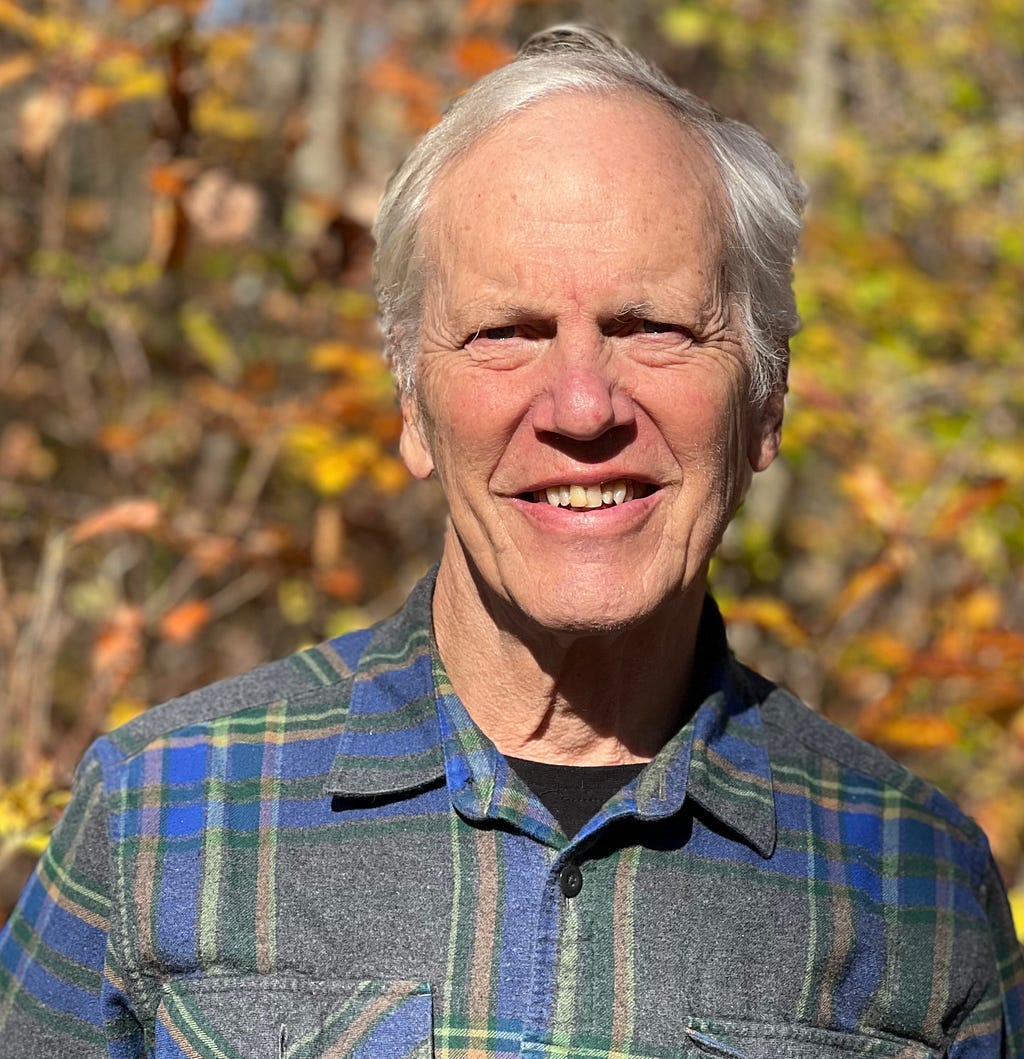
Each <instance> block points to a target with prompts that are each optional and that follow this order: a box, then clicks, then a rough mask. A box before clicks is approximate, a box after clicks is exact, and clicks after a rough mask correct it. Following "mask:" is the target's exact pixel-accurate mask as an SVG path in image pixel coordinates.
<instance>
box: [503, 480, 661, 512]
mask: <svg viewBox="0 0 1024 1059" xmlns="http://www.w3.org/2000/svg"><path fill="white" fill-rule="evenodd" d="M655 490H656V487H655V486H653V485H651V484H650V483H649V482H637V481H634V480H632V479H627V478H613V479H612V480H611V481H608V482H602V483H601V484H600V485H572V484H568V483H567V484H565V485H549V486H548V487H547V488H546V489H538V490H536V491H535V492H530V493H523V494H522V495H521V496H520V497H519V499H520V500H526V501H529V502H530V503H533V504H549V505H550V506H551V507H567V508H570V509H571V510H573V511H594V510H597V509H598V508H602V507H618V506H619V505H620V504H628V503H629V502H630V501H631V500H639V499H641V498H642V497H645V496H650V495H651V493H653V492H655Z"/></svg>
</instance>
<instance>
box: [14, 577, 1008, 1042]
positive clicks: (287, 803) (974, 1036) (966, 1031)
mask: <svg viewBox="0 0 1024 1059" xmlns="http://www.w3.org/2000/svg"><path fill="white" fill-rule="evenodd" d="M432 589H433V581H432V578H428V579H427V580H425V581H424V582H423V583H422V584H421V585H420V586H419V587H418V588H417V589H416V591H415V592H414V593H413V595H412V596H411V598H410V600H409V602H408V604H407V605H406V607H405V609H404V610H403V611H402V612H401V613H400V614H399V615H397V616H396V617H395V618H392V619H390V620H389V621H387V622H384V623H383V624H381V625H379V626H377V627H375V628H374V629H371V630H364V631H362V632H359V633H356V634H352V635H349V636H345V637H342V638H340V639H338V640H335V641H332V642H330V643H327V644H323V645H321V646H320V647H318V648H314V649H312V650H309V651H306V652H303V653H301V654H300V655H298V656H296V657H295V658H292V659H287V660H285V661H282V662H279V663H275V664H273V665H271V666H269V667H264V668H263V669H260V670H257V671H255V672H254V673H251V674H248V675H246V676H243V677H239V678H236V679H234V680H231V681H227V682H224V683H222V684H218V685H214V686H213V687H211V688H207V689H204V690H203V691H200V692H197V693H195V694H194V695H191V696H186V697H185V698H184V699H180V700H177V701H176V702H174V703H170V704H167V705H165V706H162V707H157V708H156V709H154V710H151V711H149V712H148V713H147V714H145V715H143V716H142V717H140V718H138V719H137V720H136V721H134V722H132V724H130V725H128V726H127V727H125V728H123V729H121V730H119V731H117V732H115V733H113V734H111V735H110V736H108V737H105V738H103V739H101V740H99V741H98V742H97V743H96V744H95V746H94V747H93V748H92V749H91V751H90V753H89V755H88V756H87V758H86V760H85V761H84V762H83V764H82V767H81V769H80V772H79V777H78V781H77V784H76V791H75V795H74V799H73V801H72V803H71V805H70V806H69V808H68V810H67V812H66V813H65V815H64V818H63V819H62V821H61V823H60V825H59V827H58V829H57V831H56V833H55V834H54V838H53V841H52V843H51V847H50V849H49V850H48V851H47V853H46V855H45V856H44V857H43V859H42V861H41V862H40V865H39V867H38V869H37V871H36V873H35V875H34V876H33V878H32V880H31V882H30V883H29V885H28V887H27V888H26V890H25V893H24V895H23V897H22V900H21V902H20V904H19V906H18V909H17V910H16V912H15V913H14V914H13V916H12V917H11V920H10V922H9V923H8V925H7V927H6V928H5V930H4V932H3V934H2V935H0V1057H4V1059H43V1057H44V1056H45V1057H47V1059H49V1057H59V1059H67V1057H70V1059H74V1057H93V1059H98V1057H101V1056H108V1057H111V1059H129V1057H131V1059H138V1057H142V1056H154V1057H159V1059H179V1057H189V1059H200V1057H201V1059H210V1057H213V1059H255V1057H257V1056H258V1057H260V1059H265V1057H271V1059H286V1057H287V1059H315V1057H338V1056H351V1057H358V1059H364V1057H365V1059H389V1057H398V1056H407V1057H411V1059H427V1057H429V1056H437V1057H442V1059H505V1057H512V1056H530V1057H532V1059H608V1057H616V1059H678V1057H689V1056H693V1057H699V1056H718V1057H732V1059H769V1057H771V1059H828V1057H839V1056H844V1057H848V1056H879V1057H884V1059H897V1057H900V1059H925V1057H929V1056H940V1055H942V1056H945V1055H948V1056H952V1057H955V1059H980V1057H986V1059H996V1057H1007V1056H1010V1057H1012V1056H1024V961H1022V957H1021V951H1020V947H1019V946H1018V944H1017V942H1016V941H1015V939H1014V935H1013V930H1012V926H1011V923H1010V918H1009V912H1008V908H1007V904H1006V899H1005V894H1004V891H1003V888H1002V886H1001V884H1000V881H999V879H998V876H997V874H996V872H995V869H994V867H993V864H992V860H991V857H990V855H989V852H988V848H987V844H986V842H985V838H984V836H983V835H982V834H981V832H980V831H979V830H978V828H977V827H976V826H975V825H974V824H973V823H972V822H971V821H970V820H969V819H967V818H966V817H964V816H963V815H962V814H961V813H960V812H959V811H958V810H956V809H955V808H954V807H953V806H952V805H951V804H950V803H949V802H948V801H947V800H946V799H945V798H943V797H942V796H941V795H940V794H938V793H937V792H936V791H935V790H933V789H932V788H930V787H928V786H927V785H925V784H924V783H922V782H921V781H919V780H917V779H915V778H914V777H912V776H911V775H909V774H908V773H907V772H905V771H904V770H903V769H901V768H900V767H899V766H897V765H896V764H894V763H893V762H892V761H891V760H889V759H888V758H886V757H885V756H884V755H882V754H881V753H879V752H878V751H876V750H874V749H872V748H870V747H868V746H866V745H865V744H863V743H861V742H859V741H857V740H856V739H854V738H853V737H851V736H849V735H847V734H846V733H844V732H842V731H840V730H839V729H837V728H835V727H834V726H832V725H830V724H828V723H827V722H826V721H824V720H822V719H821V718H820V717H817V716H815V715H813V714H811V713H810V712H809V711H807V710H806V709H805V708H804V707H803V706H801V705H800V704H799V703H798V702H796V701H795V700H794V699H793V698H792V697H791V696H789V695H788V694H786V693H785V692H783V691H781V690H779V689H778V688H776V687H774V686H773V685H771V684H770V683H768V682H767V681H764V680H762V679H761V678H760V677H758V676H756V675H755V674H753V673H751V672H750V671H748V670H746V669H744V668H743V667H742V666H740V665H739V664H738V663H736V662H735V660H733V659H732V658H731V656H730V655H729V653H728V649H727V647H726V644H725V636H724V630H723V628H722V625H721V619H720V618H719V617H718V614H717V611H716V610H715V608H714V606H713V604H710V603H709V604H708V606H707V607H706V610H705V614H704V617H703V622H702V630H701V638H700V642H699V645H698V650H699V655H700V657H699V663H700V666H701V670H702V672H703V674H704V682H705V684H706V694H704V695H703V697H702V698H701V701H700V702H699V704H697V708H696V710H695V712H694V713H693V716H692V718H691V719H690V720H689V721H688V722H687V723H686V724H685V725H684V727H683V728H682V729H681V730H680V731H679V732H678V733H677V734H676V735H675V736H674V737H673V738H672V739H671V740H670V741H669V743H668V744H667V745H666V746H665V747H664V749H663V750H662V751H661V753H660V754H659V755H658V756H657V757H656V758H655V759H654V761H652V762H651V763H650V764H649V765H648V766H647V767H646V768H645V769H644V770H643V771H642V772H641V773H640V775H639V776H638V777H637V778H636V779H635V780H634V781H633V782H632V783H630V784H628V785H627V786H626V787H625V788H624V789H623V790H622V791H620V792H619V793H618V794H616V795H615V796H614V797H613V798H611V799H610V800H609V801H608V802H607V803H606V804H605V806H604V807H603V808H602V809H601V810H600V812H599V813H598V814H597V815H596V816H595V817H594V818H593V819H592V820H591V821H590V822H589V823H588V824H586V826H585V827H584V828H583V829H582V830H581V831H580V833H579V834H578V835H576V836H574V837H573V838H572V839H571V840H570V839H569V838H568V837H567V836H566V835H564V834H563V833H562V832H561V830H560V829H559V827H558V825H557V823H556V822H555V820H554V819H553V818H552V817H551V815H550V814H549V813H548V812H547V810H546V809H545V808H544V806H543V805H542V804H541V803H540V802H539V801H538V800H537V799H536V798H535V797H534V795H533V794H532V793H531V792H530V791H529V790H528V789H527V788H526V786H525V785H524V784H523V783H522V782H521V781H520V780H519V778H518V777H517V776H516V775H515V773H514V772H513V771H512V770H511V769H510V768H509V766H508V763H507V762H506V761H505V760H504V758H503V757H502V756H501V754H500V753H498V751H497V750H496V748H495V747H494V746H493V745H492V744H491V743H490V741H489V740H488V739H487V738H486V737H485V736H484V735H483V734H482V733H481V732H480V731H479V729H478V728H477V727H476V726H475V725H474V724H473V722H472V720H471V719H470V717H469V715H468V714H467V712H466V710H465V708H464V707H463V705H462V703H461V702H460V701H459V699H458V696H457V695H456V694H455V692H454V690H453V689H452V687H451V684H450V682H449V680H448V677H447V675H446V673H445V671H444V667H443V665H442V663H441V661H440V659H439V657H438V656H437V653H436V650H435V649H434V645H433V642H432V637H431V634H430V628H431V622H430V605H431V596H432ZM510 706H514V704H510ZM569 868H577V869H579V871H580V872H581V873H582V878H583V886H582V889H581V890H580V892H579V893H578V894H577V895H576V896H573V897H567V896H565V893H564V892H563V889H562V884H561V879H562V877H563V872H564V871H565V870H566V869H569Z"/></svg>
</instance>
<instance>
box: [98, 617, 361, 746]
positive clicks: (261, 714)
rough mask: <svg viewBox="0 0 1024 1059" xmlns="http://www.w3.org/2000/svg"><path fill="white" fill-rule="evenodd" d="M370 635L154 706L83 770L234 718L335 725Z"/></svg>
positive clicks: (209, 732)
mask: <svg viewBox="0 0 1024 1059" xmlns="http://www.w3.org/2000/svg"><path fill="white" fill-rule="evenodd" d="M372 631H373V630H372V629H361V630H359V631H357V632H353V633H349V634H347V635H345V636H342V637H339V638H338V639H335V640H332V641H329V642H325V643H322V644H319V645H317V646H315V647H310V648H306V649H305V650H302V651H299V652H297V653H296V654H294V655H290V656H288V657H287V658H282V659H278V660H277V661H274V662H269V663H267V664H265V665H261V666H258V667H257V668H255V669H252V670H250V671H249V672H246V673H242V674H239V675H238V676H233V677H228V678H226V679H224V680H219V681H217V682H216V683H213V684H209V685H207V686H205V687H202V688H199V689H197V690H195V691H192V692H189V693H187V694H185V695H181V696H179V697H178V698H174V699H171V700H169V701H168V702H164V703H161V704H160V705H157V706H153V707H151V708H150V709H148V710H146V711H145V712H144V713H142V714H140V715H139V716H138V717H136V718H134V719H133V720H131V721H129V722H128V723H127V724H125V725H122V726H121V727H120V728H117V729H115V730H114V731H113V732H110V733H109V734H108V735H106V736H104V737H103V738H102V739H100V740H98V741H97V743H95V744H94V745H93V747H92V750H91V752H90V754H89V755H88V756H87V758H86V761H85V762H83V765H84V764H86V763H87V762H89V761H90V759H92V758H99V760H100V762H101V763H102V764H105V765H111V764H113V763H115V762H122V763H123V762H126V761H129V760H131V759H133V758H135V757H137V756H138V755H140V754H142V753H143V752H144V751H146V750H147V749H149V748H151V747H153V746H154V745H158V744H159V745H163V744H166V743H167V741H168V740H172V739H175V738H176V737H181V736H182V735H183V733H188V737H189V738H190V739H192V740H193V741H196V740H198V741H202V740H204V739H209V738H212V736H213V732H214V731H215V730H217V729H225V728H226V727H229V726H230V725H231V723H232V722H233V720H239V721H240V722H241V721H242V720H243V719H244V722H245V723H246V727H248V729H249V730H250V732H251V733H257V732H258V730H259V728H260V719H261V718H267V717H268V716H269V715H271V714H273V715H274V716H275V717H278V718H280V717H281V716H282V715H288V716H289V719H290V720H293V721H294V720H295V719H296V716H297V715H299V714H301V715H305V716H306V717H307V719H311V718H309V715H310V714H320V715H321V720H322V722H324V723H323V727H324V728H325V729H326V728H329V727H331V725H330V724H329V723H326V722H327V721H328V716H330V719H332V720H333V721H335V722H338V721H339V720H340V719H341V718H342V717H343V715H344V712H345V710H346V708H347V705H348V699H349V694H350V689H351V683H352V677H353V675H354V672H355V667H356V665H357V663H358V661H359V657H360V655H361V653H362V651H363V650H364V648H365V646H366V643H367V641H368V640H369V638H370V636H371V635H372ZM256 738H258V735H257V736H256Z"/></svg>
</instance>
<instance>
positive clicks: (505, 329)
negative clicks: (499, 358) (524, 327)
mask: <svg viewBox="0 0 1024 1059" xmlns="http://www.w3.org/2000/svg"><path fill="white" fill-rule="evenodd" d="M520 334H521V328H520V327H519V325H518V324H504V325H502V326H501V327H481V328H480V329H479V330H478V331H474V332H473V333H472V334H471V335H469V336H468V337H467V339H466V341H465V343H463V344H464V345H467V346H471V345H472V344H473V343H474V342H479V341H481V340H484V341H487V342H508V341H510V340H511V339H513V338H518V337H519V335H520Z"/></svg>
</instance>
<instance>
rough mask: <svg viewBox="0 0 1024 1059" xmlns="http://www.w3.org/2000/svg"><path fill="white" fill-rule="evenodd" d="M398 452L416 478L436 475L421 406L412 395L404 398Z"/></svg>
mask: <svg viewBox="0 0 1024 1059" xmlns="http://www.w3.org/2000/svg"><path fill="white" fill-rule="evenodd" d="M398 451H399V452H400V453H401V454H402V459H403V460H404V461H405V465H406V467H408V468H409V473H410V474H411V475H412V476H413V477H414V478H429V477H430V476H431V475H432V474H433V473H434V457H433V456H431V454H430V446H429V445H428V444H427V440H426V437H425V436H424V432H423V421H422V418H421V416H420V409H419V404H418V402H417V400H416V397H415V396H414V395H412V394H405V395H404V396H403V397H402V437H401V440H400V441H399V443H398Z"/></svg>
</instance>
